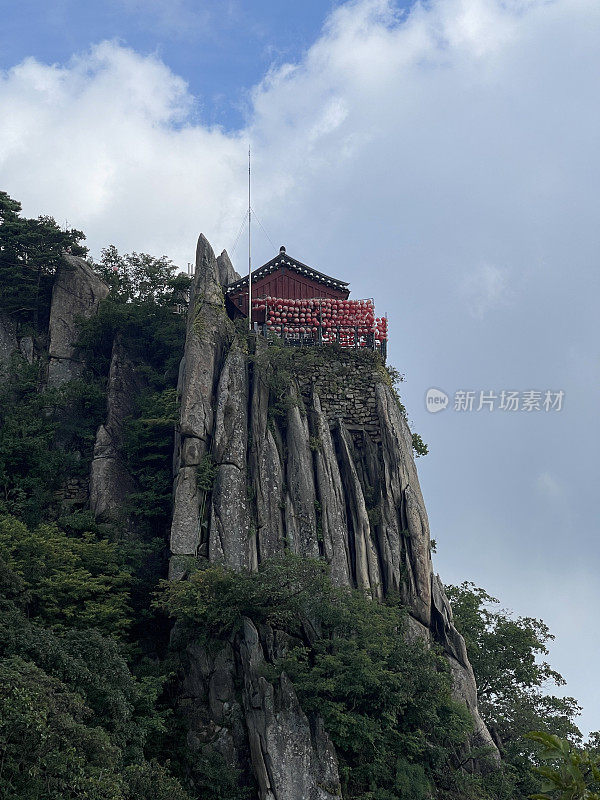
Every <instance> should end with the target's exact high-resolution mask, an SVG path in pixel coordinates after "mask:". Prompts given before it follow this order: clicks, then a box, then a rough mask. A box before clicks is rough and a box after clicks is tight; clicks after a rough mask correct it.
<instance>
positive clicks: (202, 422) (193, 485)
mask: <svg viewBox="0 0 600 800" xmlns="http://www.w3.org/2000/svg"><path fill="white" fill-rule="evenodd" d="M227 260H228V259H227ZM222 262H223V259H222ZM232 339H233V324H232V322H231V320H230V319H229V318H228V316H227V314H226V313H225V305H224V299H223V288H222V284H221V277H220V270H219V266H218V264H217V259H216V258H215V254H214V252H213V250H212V247H211V246H210V244H209V243H208V241H207V239H206V238H205V237H204V236H203V235H200V238H199V239H198V246H197V248H196V271H195V274H194V281H193V284H192V291H191V300H190V306H189V309H188V317H187V336H186V343H185V351H184V355H183V361H182V365H181V369H180V379H179V386H178V393H179V397H180V407H181V414H180V423H179V427H178V431H177V452H176V454H175V464H174V466H175V488H174V494H175V501H174V509H173V522H172V527H171V551H172V553H173V554H174V556H182V555H195V554H197V552H198V549H199V547H200V545H201V530H202V528H201V526H202V522H203V520H202V519H201V514H202V513H203V512H204V510H205V502H204V501H205V494H206V493H205V492H203V491H201V490H200V488H199V487H198V481H197V474H198V468H199V467H200V466H201V465H202V464H203V463H204V464H206V463H207V462H206V461H205V459H206V458H208V457H211V447H212V441H213V435H214V408H215V400H216V392H217V387H218V384H219V379H220V372H221V368H222V366H223V359H224V357H225V354H226V351H227V348H228V344H229V343H230V342H231V341H232ZM225 555H226V556H228V555H229V554H225ZM232 557H233V556H232ZM236 558H237V556H236ZM181 563H182V562H181V559H177V558H172V559H171V563H170V576H171V577H178V576H181V574H183V573H182V567H181V566H180V564H181Z"/></svg>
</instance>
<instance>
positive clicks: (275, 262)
mask: <svg viewBox="0 0 600 800" xmlns="http://www.w3.org/2000/svg"><path fill="white" fill-rule="evenodd" d="M280 265H281V266H289V267H292V269H296V270H297V271H298V272H300V273H301V272H302V271H303V270H306V271H307V272H309V273H310V274H312V275H314V276H316V277H317V279H318V280H320V282H322V283H332V284H334V285H336V286H340V287H342V286H343V287H345V286H348V282H347V281H342V280H340V279H339V278H334V277H332V276H331V275H326V274H325V273H324V272H319V270H318V269H315V268H314V267H310V266H309V265H308V264H304V263H303V262H302V261H298V259H297V258H294V257H293V256H290V255H289V254H288V253H286V252H285V251H280V252H279V253H278V254H277V255H276V256H275V257H274V258H272V259H271V260H270V261H267V262H266V263H265V264H263V265H262V266H260V267H257V268H256V269H254V270H252V273H251V274H252V277H253V278H255V277H256V278H259V277H262V274H263V273H264V274H268V273H269V272H271V271H273V270H274V269H275V268H276V267H278V266H280ZM259 273H260V274H259ZM247 282H248V276H247V275H244V277H242V278H240V279H239V280H237V281H234V283H230V284H229V285H228V286H227V288H226V292H230V291H231V290H233V289H237V288H239V287H241V286H244V284H246V283H247Z"/></svg>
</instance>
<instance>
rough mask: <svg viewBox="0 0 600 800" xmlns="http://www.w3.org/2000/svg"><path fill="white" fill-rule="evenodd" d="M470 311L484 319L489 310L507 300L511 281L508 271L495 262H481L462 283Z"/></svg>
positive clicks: (477, 317) (463, 293) (478, 317)
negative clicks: (494, 263)
mask: <svg viewBox="0 0 600 800" xmlns="http://www.w3.org/2000/svg"><path fill="white" fill-rule="evenodd" d="M461 288H462V292H461V293H462V295H463V296H464V298H465V300H466V302H467V305H468V308H469V311H470V312H471V314H473V316H474V317H475V318H476V319H480V320H481V319H483V318H484V316H485V315H486V313H487V312H488V311H490V310H491V309H493V308H497V307H498V306H499V305H502V304H503V303H504V302H506V299H507V295H508V293H509V282H508V277H507V275H506V272H505V271H503V270H501V269H500V268H499V267H495V266H494V265H493V264H481V265H479V266H478V267H477V268H476V269H475V270H474V271H473V272H471V273H470V275H468V276H467V277H466V278H465V279H464V280H463V283H462V287H461Z"/></svg>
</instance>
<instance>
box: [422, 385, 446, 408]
mask: <svg viewBox="0 0 600 800" xmlns="http://www.w3.org/2000/svg"><path fill="white" fill-rule="evenodd" d="M447 405H448V395H447V394H446V392H442V390H441V389H434V388H431V389H427V392H426V394H425V407H426V409H427V411H430V412H431V413H432V414H437V412H438V411H443V410H444V409H445V408H446V406H447Z"/></svg>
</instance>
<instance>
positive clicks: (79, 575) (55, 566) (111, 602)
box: [0, 517, 131, 634]
mask: <svg viewBox="0 0 600 800" xmlns="http://www.w3.org/2000/svg"><path fill="white" fill-rule="evenodd" d="M0 558H1V559H2V560H3V561H4V563H5V564H6V566H7V567H8V569H9V570H10V571H11V572H12V573H13V574H14V575H15V576H16V577H17V578H18V580H19V581H20V585H21V587H22V603H23V605H24V607H25V608H26V610H27V614H28V616H31V617H36V618H39V619H40V620H43V621H44V622H45V623H47V624H48V625H52V626H54V627H57V628H65V627H78V628H86V627H87V628H91V627H95V628H98V629H100V630H103V631H105V632H106V633H111V634H119V633H122V632H123V631H124V630H126V629H127V627H128V626H129V625H130V622H131V620H130V609H129V603H128V599H129V585H130V580H131V578H130V573H129V570H127V569H126V568H125V567H124V566H123V554H122V553H121V552H120V550H119V548H118V545H117V544H114V543H112V542H109V541H107V540H105V539H98V538H97V537H96V536H95V535H94V534H92V533H82V534H80V535H79V536H76V537H72V536H68V535H67V534H66V533H65V532H64V531H62V530H61V529H60V528H59V527H58V526H57V525H56V524H42V525H39V526H37V527H36V528H33V529H29V528H28V527H27V526H25V525H24V524H23V523H22V522H19V520H17V519H15V518H14V517H0Z"/></svg>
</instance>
